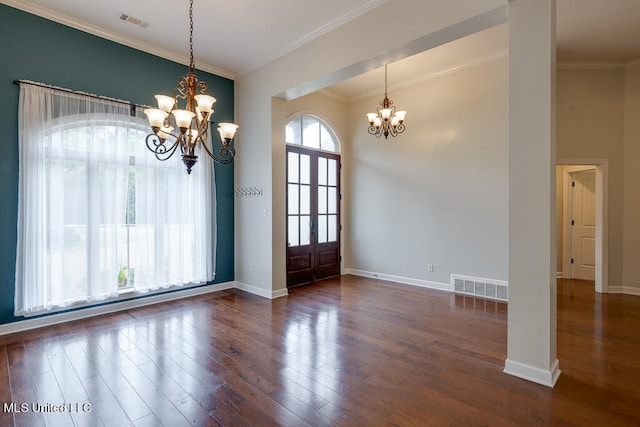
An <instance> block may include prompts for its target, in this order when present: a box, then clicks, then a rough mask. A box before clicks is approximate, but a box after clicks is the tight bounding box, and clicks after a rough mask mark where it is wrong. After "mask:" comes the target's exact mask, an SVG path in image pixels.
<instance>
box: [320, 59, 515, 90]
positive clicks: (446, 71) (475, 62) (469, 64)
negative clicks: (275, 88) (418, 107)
mask: <svg viewBox="0 0 640 427" xmlns="http://www.w3.org/2000/svg"><path fill="white" fill-rule="evenodd" d="M508 57H509V49H502V50H498V51H496V52H493V53H490V54H487V55H483V56H480V57H478V58H474V59H471V60H469V61H465V62H462V63H460V64H457V65H454V66H451V67H449V68H446V69H444V70H440V71H435V72H433V73H430V74H427V75H424V76H420V77H417V78H415V79H410V80H404V81H402V82H401V83H397V84H395V85H392V86H389V92H393V91H396V90H398V89H402V88H405V87H409V86H413V85H416V84H418V83H422V82H425V81H428V80H432V79H437V78H440V77H444V76H446V75H448V74H453V73H457V72H459V71H463V70H466V69H469V68H473V67H477V66H479V65H482V64H485V63H487V62H492V61H497V60H499V59H503V58H508ZM322 92H323V93H324V94H325V95H329V96H331V97H333V98H335V99H337V100H339V101H342V102H354V101H360V100H362V99H366V98H370V97H372V96H376V95H378V94H380V91H379V90H378V89H376V90H375V91H371V92H364V93H360V94H358V95H356V96H351V97H344V96H341V95H339V94H337V93H334V92H332V91H331V89H326V88H325V89H323V90H322Z"/></svg>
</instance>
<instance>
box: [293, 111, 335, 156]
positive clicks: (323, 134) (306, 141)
mask: <svg viewBox="0 0 640 427" xmlns="http://www.w3.org/2000/svg"><path fill="white" fill-rule="evenodd" d="M286 143H287V144H293V145H301V146H303V147H307V148H313V149H316V150H322V151H330V152H332V153H339V152H340V147H339V144H338V140H337V138H336V137H335V135H334V134H333V132H332V131H331V129H330V128H329V127H328V126H327V125H326V124H325V123H324V122H323V121H322V120H320V119H318V118H317V117H313V116H307V115H304V116H300V117H296V118H295V119H293V120H291V121H290V122H289V123H287V129H286Z"/></svg>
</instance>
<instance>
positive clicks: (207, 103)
mask: <svg viewBox="0 0 640 427" xmlns="http://www.w3.org/2000/svg"><path fill="white" fill-rule="evenodd" d="M194 98H195V100H196V102H197V103H198V107H197V108H198V109H199V110H200V114H202V116H201V117H203V118H204V119H205V120H206V118H207V117H208V116H209V115H211V114H212V113H213V104H214V103H215V102H216V99H215V98H214V97H213V96H211V95H205V94H200V95H196V96H194ZM205 114H206V115H205ZM199 117H200V115H199Z"/></svg>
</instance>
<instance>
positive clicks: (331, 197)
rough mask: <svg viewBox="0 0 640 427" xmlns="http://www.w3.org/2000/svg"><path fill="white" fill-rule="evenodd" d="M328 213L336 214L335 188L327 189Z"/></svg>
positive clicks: (336, 193)
mask: <svg viewBox="0 0 640 427" xmlns="http://www.w3.org/2000/svg"><path fill="white" fill-rule="evenodd" d="M328 190H329V211H328V213H332V214H334V213H338V206H337V205H338V192H337V189H336V187H329V188H328Z"/></svg>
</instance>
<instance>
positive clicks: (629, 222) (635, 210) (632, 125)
mask: <svg viewBox="0 0 640 427" xmlns="http://www.w3.org/2000/svg"><path fill="white" fill-rule="evenodd" d="M624 111H625V121H624V216H623V218H624V223H623V226H624V235H623V246H622V247H623V266H624V269H623V277H622V286H623V291H625V292H629V293H633V294H636V295H640V262H638V260H640V221H639V220H640V168H638V164H640V63H639V62H638V61H636V62H635V63H633V64H630V66H629V67H628V68H627V70H626V72H625V104H624Z"/></svg>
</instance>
